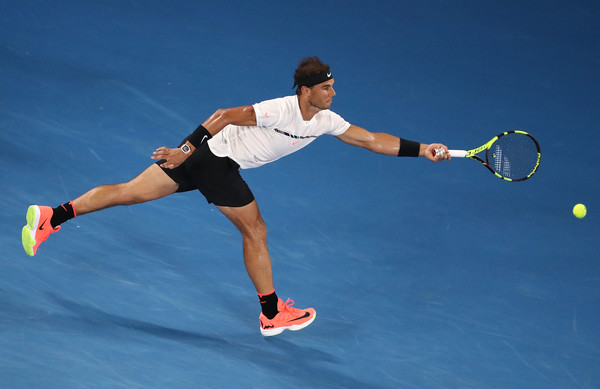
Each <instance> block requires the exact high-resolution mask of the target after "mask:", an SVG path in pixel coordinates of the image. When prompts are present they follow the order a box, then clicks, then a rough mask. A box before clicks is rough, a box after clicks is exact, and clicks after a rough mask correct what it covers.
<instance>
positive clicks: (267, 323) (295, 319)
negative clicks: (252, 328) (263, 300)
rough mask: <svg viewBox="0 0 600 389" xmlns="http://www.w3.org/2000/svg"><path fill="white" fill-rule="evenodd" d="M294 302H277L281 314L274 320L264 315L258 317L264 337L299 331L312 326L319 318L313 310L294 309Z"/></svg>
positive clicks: (289, 300) (280, 300) (288, 300)
mask: <svg viewBox="0 0 600 389" xmlns="http://www.w3.org/2000/svg"><path fill="white" fill-rule="evenodd" d="M292 305H294V300H292V299H287V301H286V302H285V303H284V302H283V300H282V299H279V300H278V301H277V310H278V311H279V313H278V314H277V316H275V317H274V318H272V319H268V318H267V317H266V316H265V315H263V314H262V313H261V314H260V315H259V316H258V319H259V320H260V333H261V334H263V335H264V336H273V335H279V334H281V333H282V332H283V331H284V330H290V331H298V330H301V329H303V328H305V327H307V326H308V325H310V324H311V323H312V322H313V321H314V320H315V317H317V312H316V311H315V310H314V309H313V308H306V309H298V308H294V307H292Z"/></svg>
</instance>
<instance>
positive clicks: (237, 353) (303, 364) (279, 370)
mask: <svg viewBox="0 0 600 389" xmlns="http://www.w3.org/2000/svg"><path fill="white" fill-rule="evenodd" d="M49 295H50V297H51V299H52V300H53V301H54V302H56V303H57V304H58V305H60V306H61V307H63V308H65V309H67V310H68V311H70V312H72V313H73V314H75V315H76V317H77V318H78V319H79V320H82V321H84V322H85V323H86V325H91V326H95V327H98V328H102V330H103V331H106V330H107V328H108V329H110V327H111V326H112V327H118V328H124V329H128V330H131V331H136V332H140V333H144V334H147V335H149V336H153V337H157V338H161V339H166V340H169V341H174V342H179V343H183V344H185V345H186V346H193V347H199V348H204V349H214V350H218V352H219V353H220V354H222V355H224V356H226V357H228V358H231V359H234V360H242V361H245V362H248V364H249V365H250V366H254V367H257V366H258V367H260V368H262V369H265V370H268V371H272V372H274V373H275V374H277V375H280V376H281V375H283V376H286V377H287V378H288V379H289V380H290V381H292V380H293V382H296V383H303V385H309V386H312V387H330V386H338V387H340V385H341V386H342V387H364V388H379V387H380V386H378V385H375V384H372V383H369V382H363V381H361V380H357V379H355V378H353V377H349V376H346V375H344V374H341V373H339V372H336V371H335V368H334V366H335V365H343V361H342V360H341V359H339V358H338V357H336V356H334V355H333V354H330V353H327V352H324V351H321V350H318V349H315V348H313V347H308V346H304V345H299V344H297V343H295V342H293V341H290V340H287V339H284V338H283V337H282V336H281V335H280V336H279V337H274V338H263V337H262V336H261V335H259V334H256V335H253V336H247V335H236V336H233V337H229V338H224V337H215V336H210V335H204V334H201V333H198V332H190V331H184V330H178V329H174V328H169V327H165V326H161V325H157V324H153V323H149V322H145V321H141V320H136V319H131V318H127V317H123V316H119V315H115V314H111V313H107V312H104V311H102V310H100V309H98V308H95V307H91V306H88V305H83V304H80V303H77V302H74V301H72V300H68V299H66V298H64V297H62V296H59V295H57V294H54V293H49Z"/></svg>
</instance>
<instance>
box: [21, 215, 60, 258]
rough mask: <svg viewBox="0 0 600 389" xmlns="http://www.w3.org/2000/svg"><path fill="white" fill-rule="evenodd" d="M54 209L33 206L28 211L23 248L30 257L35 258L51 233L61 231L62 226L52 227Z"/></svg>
mask: <svg viewBox="0 0 600 389" xmlns="http://www.w3.org/2000/svg"><path fill="white" fill-rule="evenodd" d="M53 213H54V211H52V208H50V207H46V206H38V205H31V206H29V208H28V209H27V216H26V219H27V225H25V227H23V231H22V233H21V240H22V241H23V248H24V249H25V252H26V253H27V254H28V255H29V256H32V257H33V256H34V255H35V253H36V252H37V249H38V247H40V244H42V242H43V241H45V240H46V239H48V237H49V236H50V234H51V233H53V232H57V231H58V230H60V226H58V227H56V228H54V227H52V226H51V225H50V219H51V218H52V214H53Z"/></svg>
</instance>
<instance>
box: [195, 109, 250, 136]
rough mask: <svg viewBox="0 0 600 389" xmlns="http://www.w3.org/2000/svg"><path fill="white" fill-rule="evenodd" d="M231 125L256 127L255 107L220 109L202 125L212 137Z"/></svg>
mask: <svg viewBox="0 0 600 389" xmlns="http://www.w3.org/2000/svg"><path fill="white" fill-rule="evenodd" d="M229 124H233V125H234V126H256V114H255V113H254V107H253V106H251V105H245V106H243V107H236V108H227V109H218V110H217V111H216V112H215V113H213V114H212V115H211V116H210V117H209V118H208V119H206V121H205V122H204V123H202V125H203V126H204V128H206V129H207V130H208V132H210V134H211V135H212V136H215V135H217V134H218V133H219V131H221V130H222V129H223V128H225V126H227V125H229Z"/></svg>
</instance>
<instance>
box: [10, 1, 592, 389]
mask: <svg viewBox="0 0 600 389" xmlns="http://www.w3.org/2000/svg"><path fill="white" fill-rule="evenodd" d="M0 15H1V16H0V142H1V144H2V151H3V161H4V162H3V164H2V167H1V168H0V178H1V181H2V190H1V191H0V200H1V203H2V204H3V206H2V207H1V208H0V218H1V219H0V220H1V221H2V226H3V228H2V229H1V230H0V245H1V247H2V255H1V264H2V266H1V272H0V386H1V387H3V388H14V389H18V388H61V389H70V388H598V387H600V255H599V254H598V253H599V250H600V243H599V239H598V237H599V236H600V222H599V218H598V214H599V211H598V210H599V209H600V184H599V181H598V178H597V176H598V173H597V171H598V167H599V163H598V158H597V154H598V142H599V141H600V135H599V134H600V127H599V123H600V92H599V91H600V73H599V72H598V69H599V67H600V23H599V22H598V21H599V20H600V4H599V3H598V2H595V1H583V0H575V1H554V0H551V1H531V2H521V1H502V2H499V1H467V0H465V1H462V0H461V1H434V0H425V1H397V2H391V1H363V0H357V1H345V2H341V1H339V2H338V1H330V0H325V1H319V2H313V1H308V2H302V3H298V2H278V1H271V0H268V1H263V2H245V1H223V2H201V1H184V0H176V1H158V0H149V1H143V2H139V1H132V0H123V1H116V0H115V1H112V0H105V1H102V0H98V1H72V0H57V1H52V2H45V1H32V0H24V1H20V2H8V1H4V2H2V3H1V4H0ZM312 55H317V56H319V57H320V58H321V59H323V60H324V61H325V62H327V63H328V64H330V65H331V67H332V71H333V72H334V75H335V80H336V84H335V89H336V92H337V96H336V97H335V98H334V100H333V105H332V110H333V111H335V112H336V113H338V114H340V115H341V116H342V117H344V119H346V120H348V121H349V122H350V123H353V124H356V125H359V126H361V127H364V128H367V129H369V130H372V131H382V132H388V133H391V134H395V135H398V136H402V137H404V138H408V139H413V140H417V141H422V142H426V143H430V142H438V141H439V142H443V143H445V144H447V145H448V146H449V147H451V148H472V147H476V146H478V145H480V144H482V143H483V142H485V141H487V140H488V139H489V138H491V137H492V136H494V135H496V134H497V133H499V132H501V131H505V130H514V129H523V130H527V131H529V132H531V133H532V134H534V135H535V136H536V138H537V139H538V140H539V142H540V144H541V148H542V162H541V167H540V170H539V172H538V173H537V174H536V175H535V176H534V177H533V178H531V179H530V180H527V181H525V182H521V183H510V182H504V181H502V180H499V179H497V178H496V177H494V176H493V175H492V174H490V173H489V172H488V171H487V170H486V169H485V168H483V167H482V166H480V165H479V164H477V163H475V162H473V161H470V160H466V159H454V160H452V161H451V162H450V163H440V164H433V163H430V162H428V161H426V160H425V159H423V158H419V159H410V158H402V159H400V158H392V157H386V156H381V155H376V154H372V153H369V152H367V151H365V150H361V149H358V148H355V147H350V146H348V145H345V144H344V143H342V142H340V141H338V140H337V139H335V138H334V137H327V136H324V137H321V138H320V139H319V140H317V141H316V142H314V143H312V144H311V145H310V146H309V147H307V148H305V149H304V150H302V151H300V152H298V153H295V154H293V155H291V156H288V157H286V158H283V159H281V160H279V161H277V162H275V163H273V164H270V165H267V166H264V167H261V168H259V169H251V170H245V171H242V175H243V176H244V178H245V180H246V181H247V182H248V184H249V185H250V187H251V188H252V190H253V192H254V194H255V196H256V199H257V201H258V204H259V206H260V209H261V212H262V214H263V218H264V219H265V222H266V224H267V227H268V229H269V246H270V253H271V257H272V261H273V270H274V277H275V286H276V288H277V292H278V294H279V296H280V297H282V298H283V299H284V300H285V299H287V298H288V297H290V298H292V299H294V301H295V305H296V306H298V307H302V308H304V307H309V306H312V307H314V308H315V309H316V310H317V312H318V317H317V319H316V320H315V322H314V323H313V324H312V325H311V326H309V327H307V328H306V329H303V330H302V331H299V332H290V331H286V332H284V333H283V334H281V335H279V336H276V337H273V338H263V337H262V336H261V335H260V332H259V328H258V326H259V323H258V314H259V304H258V298H257V296H256V293H255V291H254V288H253V286H252V283H251V281H250V279H249V278H248V276H247V274H246V271H245V269H244V263H243V259H242V247H241V238H240V235H239V233H238V231H237V230H236V229H235V227H234V226H233V225H232V224H231V223H230V222H229V221H228V220H227V219H226V218H225V217H223V215H222V214H221V213H220V212H219V211H218V210H217V209H216V208H215V207H214V206H211V205H207V204H206V201H205V200H204V198H203V197H202V196H201V195H200V194H199V193H196V192H189V193H184V194H176V195H173V196H170V197H168V198H165V199H161V200H158V201H154V202H151V203H146V204H142V205H137V206H132V207H116V208H112V209H108V210H105V211H102V212H98V213H95V214H92V215H84V216H82V217H79V218H76V219H73V220H71V221H69V222H68V223H65V224H64V225H63V226H62V230H61V231H60V232H59V233H57V234H53V235H52V236H51V238H50V239H49V240H48V241H47V242H45V243H44V244H43V245H42V246H41V247H40V249H39V251H38V254H37V255H36V256H35V257H28V256H27V255H26V254H25V252H24V251H23V248H22V246H21V241H20V239H19V238H20V232H21V228H22V226H23V225H24V224H25V212H26V210H27V207H28V206H29V205H30V204H42V205H50V206H53V207H54V206H57V205H59V204H61V203H64V202H67V201H69V200H72V199H74V198H75V197H77V196H79V195H81V194H82V193H84V192H86V191H87V190H89V189H91V188H92V187H95V186H98V185H101V184H109V183H118V182H123V181H127V180H129V179H131V178H133V177H134V176H136V175H137V174H138V173H139V172H141V171H142V170H143V169H145V168H146V167H147V166H148V165H149V164H151V163H152V162H153V161H152V160H151V159H150V156H151V155H152V152H153V151H154V150H155V149H156V148H157V147H159V146H169V147H174V146H177V144H178V142H179V141H180V140H181V139H182V138H183V137H185V136H186V135H187V134H189V133H190V132H191V131H193V129H194V128H195V127H196V126H197V125H198V124H199V123H201V122H203V121H204V120H205V119H206V118H207V117H208V116H209V115H210V114H212V113H213V112H214V111H215V110H216V109H217V108H227V107H234V106H241V105H248V104H253V103H256V102H259V101H262V100H267V99H271V98H275V97H280V96H286V95H291V94H293V90H292V84H293V71H294V69H295V68H296V65H297V63H298V60H299V59H300V58H302V57H305V56H312ZM576 203H583V204H585V205H586V206H587V208H588V215H587V217H585V218H584V219H576V218H575V217H574V216H573V215H572V213H571V210H572V207H573V206H574V205H575V204H576Z"/></svg>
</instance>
